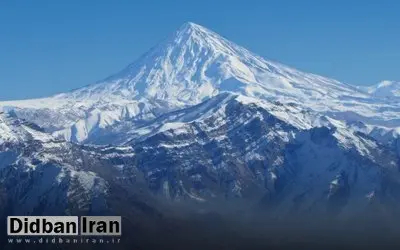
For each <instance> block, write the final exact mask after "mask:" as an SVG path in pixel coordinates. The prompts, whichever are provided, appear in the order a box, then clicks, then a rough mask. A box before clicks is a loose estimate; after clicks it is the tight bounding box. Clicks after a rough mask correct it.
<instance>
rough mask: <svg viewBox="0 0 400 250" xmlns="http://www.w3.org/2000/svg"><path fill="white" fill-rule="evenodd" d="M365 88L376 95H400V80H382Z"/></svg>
mask: <svg viewBox="0 0 400 250" xmlns="http://www.w3.org/2000/svg"><path fill="white" fill-rule="evenodd" d="M363 89H364V90H365V91H366V92H368V93H369V94H371V95H373V96H375V97H383V98H385V97H400V82H395V81H382V82H380V83H378V84H376V85H372V86H369V87H365V88H363Z"/></svg>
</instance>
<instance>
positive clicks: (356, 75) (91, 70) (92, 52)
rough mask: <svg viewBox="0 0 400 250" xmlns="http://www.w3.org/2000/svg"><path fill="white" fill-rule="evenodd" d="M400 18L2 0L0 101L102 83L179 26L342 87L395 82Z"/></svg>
mask: <svg viewBox="0 0 400 250" xmlns="http://www.w3.org/2000/svg"><path fill="white" fill-rule="evenodd" d="M399 13H400V1H397V0H392V1H390V0H354V1H349V0H335V1H329V0H302V1H300V0H291V1H289V0H279V1H278V0H275V1H272V0H271V1H269V0H258V1H251V0H248V1H244V0H243V1H235V0H226V1H225V0H197V1H196V0H193V1H192V0H191V1H188V0H187V1H183V0H182V1H173V0H159V1H151V0H146V1H139V0H124V1H123V0H112V1H111V0H85V1H82V0H68V1H61V0H60V1H54V0H47V1H45V0H35V1H24V0H1V1H0V100H10V99H24V98H33V97H41V96H47V95H50V94H54V93H58V92H63V91H67V90H70V89H74V88H77V87H81V86H84V85H87V84H90V83H93V82H95V81H97V80H101V79H103V78H105V77H107V76H109V75H110V74H112V73H114V72H117V71H119V70H120V69H122V68H124V67H125V66H126V65H127V64H129V63H131V62H133V61H134V60H135V59H136V58H137V57H138V56H140V55H141V54H142V53H144V52H146V51H147V50H148V49H150V48H151V47H152V46H154V45H155V44H157V43H158V42H159V41H161V40H163V39H164V38H165V37H166V36H168V35H169V34H171V33H172V32H173V31H175V30H176V29H177V28H179V26H180V25H181V24H182V23H184V22H186V21H192V22H195V23H198V24H200V25H203V26H205V27H207V28H209V29H211V30H214V31H216V32H217V33H219V34H221V35H222V36H224V37H226V38H228V39H230V40H232V41H234V42H235V43H237V44H239V45H242V46H244V47H246V48H248V49H250V50H251V51H253V52H255V53H257V54H259V55H261V56H263V57H265V58H266V59H271V60H274V61H278V62H281V63H283V64H287V65H289V66H292V67H295V68H298V69H301V70H304V71H308V72H312V73H316V74H321V75H324V76H328V77H332V78H335V79H337V80H340V81H343V82H346V83H351V84H355V85H369V84H374V83H376V82H379V81H381V80H385V79H388V80H400V67H399V64H400V15H399Z"/></svg>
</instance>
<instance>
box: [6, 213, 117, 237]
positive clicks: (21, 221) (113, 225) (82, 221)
mask: <svg viewBox="0 0 400 250" xmlns="http://www.w3.org/2000/svg"><path fill="white" fill-rule="evenodd" d="M121 230H122V225H121V216H82V217H80V218H79V217H78V216H8V217H7V234H8V236H74V235H75V236H76V235H82V236H91V235H93V236H120V235H121Z"/></svg>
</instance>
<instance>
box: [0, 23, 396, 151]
mask: <svg viewBox="0 0 400 250" xmlns="http://www.w3.org/2000/svg"><path fill="white" fill-rule="evenodd" d="M222 92H232V93H236V94H241V95H245V96H249V97H256V98H260V99H265V100H276V101H280V102H282V103H291V102H292V103H296V104H299V105H302V106H304V107H305V108H311V109H313V110H315V111H318V112H323V113H325V114H327V115H330V116H332V117H335V118H337V119H340V120H347V121H362V122H364V123H367V124H370V125H372V126H380V127H384V128H387V129H389V130H390V129H393V128H396V127H399V126H400V119H398V118H396V117H398V116H396V114H398V113H399V112H400V105H399V102H398V101H396V100H393V101H391V102H388V101H385V102H383V101H381V100H380V99H376V98H374V97H373V96H372V95H371V94H369V93H366V92H364V91H362V90H360V89H358V88H356V87H353V86H351V85H348V84H344V83H341V82H338V81H336V80H333V79H328V78H325V77H322V76H318V75H314V74H310V73H304V72H301V71H298V70H295V69H292V68H290V67H287V66H284V65H281V64H279V63H275V62H271V61H268V60H265V59H263V58H261V57H259V56H257V55H255V54H254V53H252V52H250V51H248V50H247V49H245V48H243V47H240V46H238V45H236V44H234V43H233V42H230V41H228V40H227V39H225V38H223V37H221V36H220V35H218V34H216V33H215V32H213V31H210V30H208V29H207V28H204V27H202V26H200V25H197V24H194V23H185V24H184V25H182V26H181V27H180V28H179V29H178V31H177V32H175V33H174V34H172V35H171V36H170V37H168V38H167V39H166V40H165V41H163V42H161V43H160V44H158V45H157V46H155V47H153V48H152V49H151V50H150V51H148V52H147V53H145V54H144V55H143V56H141V57H140V58H139V59H138V60H136V61H135V62H134V63H132V64H131V65H129V66H128V67H126V68H125V69H123V70H122V71H121V72H119V73H117V74H114V75H112V76H110V77H108V78H106V79H105V80H102V81H99V82H97V83H95V84H91V85H88V86H86V87H83V88H80V89H76V90H73V91H71V92H67V93H62V94H58V95H55V96H52V97H48V98H42V99H34V100H24V101H9V102H1V103H0V107H2V109H3V110H4V111H10V110H13V111H14V112H15V113H16V114H17V116H18V117H20V118H23V119H25V120H28V121H30V122H34V123H36V124H38V125H39V126H41V127H43V128H44V129H45V130H46V131H47V132H49V133H52V134H53V135H54V136H56V137H57V138H65V139H67V140H69V141H74V142H80V143H83V142H86V143H88V142H89V143H90V142H92V141H96V140H97V138H96V134H102V133H104V130H107V129H109V128H110V127H112V126H114V125H115V124H117V123H119V122H123V121H125V120H134V121H135V123H136V124H143V123H144V122H147V121H150V120H152V119H154V118H156V117H158V116H159V115H161V114H163V113H166V112H169V111H173V110H177V109H180V108H184V107H187V106H190V105H195V104H198V103H200V102H202V101H203V100H205V99H207V98H210V97H213V96H216V95H217V94H219V93H222ZM97 141H98V140H97ZM105 143H106V144H107V142H105Z"/></svg>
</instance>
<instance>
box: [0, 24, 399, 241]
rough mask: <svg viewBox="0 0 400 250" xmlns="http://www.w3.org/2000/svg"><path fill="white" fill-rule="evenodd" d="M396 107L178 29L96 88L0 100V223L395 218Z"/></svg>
mask: <svg viewBox="0 0 400 250" xmlns="http://www.w3.org/2000/svg"><path fill="white" fill-rule="evenodd" d="M390 86H392V85H390ZM393 86H394V85H393ZM399 100H400V99H399V97H397V96H392V97H390V98H382V97H381V96H377V95H376V94H374V93H373V92H369V91H366V90H364V89H361V88H358V87H354V86H351V85H348V84H345V83H341V82H339V81H336V80H333V79H329V78H325V77H322V76H318V75H314V74H310V73H305V72H301V71H298V70H295V69H292V68H290V67H287V66H284V65H281V64H279V63H275V62H271V61H268V60H265V59H263V58H261V57H259V56H257V55H255V54H253V53H252V52H250V51H248V50H247V49H245V48H243V47H240V46H238V45H236V44H234V43H233V42H230V41H228V40H227V39H225V38H223V37H221V36H220V35H218V34H216V33H215V32H213V31H210V30H208V29H206V28H204V27H202V26H200V25H197V24H193V23H186V24H184V25H183V26H182V27H180V28H179V29H178V31H177V32H175V33H174V34H172V35H171V36H170V37H168V38H167V39H166V40H165V41H164V42H162V43H160V44H158V45H157V46H155V47H153V48H152V49H151V50H150V51H148V52H147V53H145V54H144V55H143V56H142V57H140V58H139V59H138V60H136V61H135V62H134V63H132V64H131V65H129V66H128V67H126V68H125V69H124V70H122V71H121V72H119V73H117V74H114V75H112V76H110V77H108V78H106V79H104V80H102V81H99V82H97V83H94V84H91V85H88V86H85V87H82V88H79V89H75V90H72V91H70V92H66V93H61V94H57V95H54V96H51V97H46V98H41V99H32V100H22V101H7V102H0V214H2V215H11V214H12V215H14V214H35V215H41V214H42V215H43V214H45V215H49V214H57V215H64V214H67V215H69V214H101V215H104V214H121V215H123V216H126V217H129V218H133V219H132V221H133V224H134V225H135V226H136V228H137V232H141V231H142V230H141V229H143V227H147V224H148V223H143V225H140V226H141V227H139V226H138V225H137V224H135V223H136V222H137V218H140V220H142V219H143V220H145V221H146V222H148V221H151V223H152V225H153V226H154V227H155V228H157V226H158V225H160V224H158V223H159V222H160V221H162V224H163V225H170V223H169V221H168V219H169V217H168V218H165V217H164V216H165V215H166V214H168V215H170V214H174V215H176V214H177V215H178V216H182V214H181V212H182V211H187V210H189V211H190V212H194V213H195V216H197V215H198V213H204V211H206V212H207V211H209V210H208V209H210V208H212V209H210V210H213V209H215V210H217V211H219V212H220V213H219V215H221V214H225V213H226V212H227V211H228V210H229V211H231V210H232V211H233V212H234V214H235V216H234V217H239V219H242V217H243V218H247V217H246V216H248V215H249V214H250V216H252V217H253V219H254V220H255V221H258V222H260V221H261V219H262V218H264V217H268V216H272V217H276V218H278V219H279V218H289V217H291V216H294V217H296V216H297V217H301V219H305V221H306V223H311V222H312V220H313V219H315V218H318V219H319V218H328V219H331V218H333V220H335V221H336V220H339V219H349V218H353V216H359V215H364V213H369V214H370V215H371V216H372V217H375V216H378V215H379V216H383V217H385V216H386V217H385V218H388V220H391V219H393V218H399V216H398V211H400V210H399V205H400V204H399V202H398V200H399V198H400V192H399V190H400V186H399V183H400V176H399V169H400V150H399V149H400V142H399V138H400V137H399V136H398V135H399V133H400V130H399V128H400V102H399ZM255 211H260V212H259V213H258V212H257V213H256V212H255ZM237 213H240V214H239V216H238V214H237ZM206 214H207V213H206ZM318 216H321V217H318ZM379 216H378V217H379ZM3 217H4V216H3ZM196 218H197V217H196ZM200 218H203V217H200ZM210 218H211V219H210ZM210 218H209V220H211V221H213V224H212V225H213V226H214V223H215V221H217V219H216V218H219V217H218V216H217V217H215V216H214V217H213V216H212V215H210ZM379 218H380V217H379ZM235 219H237V218H235ZM129 221H130V220H129ZM160 223H161V222H160ZM283 224H285V223H280V225H283ZM395 224H396V223H395ZM397 224H398V223H397ZM144 225H146V226H144ZM187 225H190V227H191V224H190V223H188V224H187ZM374 225H375V224H374ZM274 229H276V228H275V227H274ZM168 230H171V228H169V229H168ZM168 230H167V229H166V230H165V231H168ZM172 231H174V230H172ZM200 231H201V230H200ZM385 232H386V231H385ZM127 235H128V237H129V236H130V235H129V234H127ZM150 235H151V233H150ZM153 238H154V236H153ZM200 238H201V237H200Z"/></svg>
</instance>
